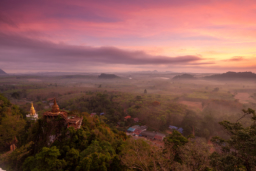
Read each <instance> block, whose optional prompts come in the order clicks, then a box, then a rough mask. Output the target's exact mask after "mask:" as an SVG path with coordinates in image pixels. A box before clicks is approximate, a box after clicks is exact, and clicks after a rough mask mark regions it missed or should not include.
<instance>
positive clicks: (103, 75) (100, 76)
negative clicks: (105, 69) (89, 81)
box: [99, 73, 119, 79]
mask: <svg viewBox="0 0 256 171" xmlns="http://www.w3.org/2000/svg"><path fill="white" fill-rule="evenodd" d="M99 78H104V79H110V78H119V77H118V76H116V75H115V74H104V73H102V74H100V75H99Z"/></svg>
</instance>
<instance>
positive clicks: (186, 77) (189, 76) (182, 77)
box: [173, 74, 195, 80]
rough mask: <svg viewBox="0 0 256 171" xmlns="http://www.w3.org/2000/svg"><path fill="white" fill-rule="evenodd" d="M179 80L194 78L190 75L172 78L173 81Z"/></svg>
mask: <svg viewBox="0 0 256 171" xmlns="http://www.w3.org/2000/svg"><path fill="white" fill-rule="evenodd" d="M181 79H195V77H194V76H193V75H190V74H182V75H176V76H175V77H173V80H181Z"/></svg>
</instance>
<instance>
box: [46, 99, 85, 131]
mask: <svg viewBox="0 0 256 171" xmlns="http://www.w3.org/2000/svg"><path fill="white" fill-rule="evenodd" d="M43 117H44V119H46V121H47V122H50V121H52V120H54V119H58V118H59V117H61V118H63V119H64V120H65V124H66V125H65V126H67V128H68V127H70V126H72V127H74V128H75V129H79V128H80V127H81V125H82V121H83V117H78V116H68V114H67V112H65V111H60V108H59V106H58V104H57V102H56V99H55V98H54V103H53V105H52V110H51V111H48V112H45V113H44V114H43Z"/></svg>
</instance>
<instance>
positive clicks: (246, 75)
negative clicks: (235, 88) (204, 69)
mask: <svg viewBox="0 0 256 171" xmlns="http://www.w3.org/2000/svg"><path fill="white" fill-rule="evenodd" d="M204 78H205V79H216V80H224V79H225V80H233V79H248V80H249V79H256V74H254V73H252V72H231V71H229V72H226V73H223V74H216V75H211V76H206V77H204Z"/></svg>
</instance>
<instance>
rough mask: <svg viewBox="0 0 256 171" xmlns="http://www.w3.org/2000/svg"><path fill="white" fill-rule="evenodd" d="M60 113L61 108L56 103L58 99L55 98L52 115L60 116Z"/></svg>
mask: <svg viewBox="0 0 256 171" xmlns="http://www.w3.org/2000/svg"><path fill="white" fill-rule="evenodd" d="M58 113H60V108H59V105H58V104H57V102H56V99H55V98H54V104H53V105H52V114H58Z"/></svg>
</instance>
